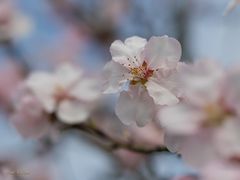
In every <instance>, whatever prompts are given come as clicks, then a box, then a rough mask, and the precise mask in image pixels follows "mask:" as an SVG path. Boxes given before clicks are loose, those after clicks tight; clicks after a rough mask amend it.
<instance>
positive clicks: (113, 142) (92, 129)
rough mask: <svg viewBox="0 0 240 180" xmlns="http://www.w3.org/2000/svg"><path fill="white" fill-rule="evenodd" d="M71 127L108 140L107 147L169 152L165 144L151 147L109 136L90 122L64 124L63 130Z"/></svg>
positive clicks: (136, 150) (144, 152) (145, 152)
mask: <svg viewBox="0 0 240 180" xmlns="http://www.w3.org/2000/svg"><path fill="white" fill-rule="evenodd" d="M70 129H75V130H79V131H82V132H85V133H87V134H90V135H92V136H95V137H98V138H99V139H102V140H105V141H107V142H108V143H109V144H110V145H109V146H108V147H107V148H109V149H110V150H117V149H127V150H130V151H133V152H137V153H141V154H150V153H154V152H168V149H167V148H166V147H163V146H157V147H154V148H151V149H150V148H146V147H144V146H140V145H137V144H134V143H132V142H123V141H119V140H117V139H114V138H113V137H111V136H109V135H108V134H107V133H105V132H104V131H102V130H101V129H99V128H98V127H96V126H93V125H89V124H77V125H64V126H63V128H62V130H70Z"/></svg>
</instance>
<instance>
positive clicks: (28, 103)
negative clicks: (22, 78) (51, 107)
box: [10, 87, 50, 138]
mask: <svg viewBox="0 0 240 180" xmlns="http://www.w3.org/2000/svg"><path fill="white" fill-rule="evenodd" d="M15 98H16V99H15V112H14V114H13V115H12V117H11V119H10V120H11V123H12V124H13V126H14V127H15V128H16V129H17V131H18V132H19V133H20V134H21V135H22V136H23V137H25V138H41V137H42V136H44V135H46V134H47V133H48V130H49V129H50V128H49V127H50V123H49V121H48V116H47V114H46V113H45V112H44V109H43V107H42V104H41V103H40V102H39V101H38V99H37V98H36V97H35V96H34V95H33V94H32V93H31V91H29V89H27V88H26V87H21V89H20V90H19V91H18V94H17V95H16V97H15Z"/></svg>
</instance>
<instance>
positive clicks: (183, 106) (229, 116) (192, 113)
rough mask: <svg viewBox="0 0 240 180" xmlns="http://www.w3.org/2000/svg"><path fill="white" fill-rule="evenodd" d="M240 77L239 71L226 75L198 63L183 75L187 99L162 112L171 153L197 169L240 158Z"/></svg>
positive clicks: (213, 66)
mask: <svg viewBox="0 0 240 180" xmlns="http://www.w3.org/2000/svg"><path fill="white" fill-rule="evenodd" d="M239 78H240V73H239V71H238V73H228V74H226V73H224V71H223V70H222V69H221V68H220V67H219V66H218V65H217V64H216V63H214V62H213V61H200V62H197V63H195V64H194V65H193V66H190V67H186V68H185V69H184V70H183V71H182V72H181V73H180V76H179V81H180V82H181V83H182V85H183V90H184V92H185V94H184V95H185V99H184V100H183V101H181V102H180V103H179V104H177V105H175V106H171V107H165V108H163V109H161V110H160V112H159V119H160V122H161V125H162V126H163V127H164V128H165V130H166V137H165V143H166V145H167V146H168V148H169V149H170V150H171V151H174V152H178V153H180V154H182V157H183V159H185V160H186V161H188V162H189V163H190V164H192V165H195V166H196V167H202V165H204V164H207V163H208V162H209V161H214V160H215V159H219V158H223V159H238V158H239V157H240V142H239V137H240V133H239V128H240V118H239V115H238V113H237V111H238V109H239V106H238V103H237V102H240V101H239V100H240V98H238V96H239V95H238V93H237V92H239V91H238V90H239V83H237V82H236V80H238V81H239ZM234 80H235V81H234ZM234 90H235V91H234ZM233 97H234V98H233ZM232 99H234V101H233V100H232Z"/></svg>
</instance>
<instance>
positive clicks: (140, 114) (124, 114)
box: [104, 36, 182, 126]
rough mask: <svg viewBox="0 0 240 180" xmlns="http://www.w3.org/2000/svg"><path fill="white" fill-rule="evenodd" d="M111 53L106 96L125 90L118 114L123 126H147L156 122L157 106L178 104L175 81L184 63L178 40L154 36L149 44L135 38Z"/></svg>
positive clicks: (116, 45) (114, 45)
mask: <svg viewBox="0 0 240 180" xmlns="http://www.w3.org/2000/svg"><path fill="white" fill-rule="evenodd" d="M110 52H111V55H112V61H110V62H109V63H107V64H106V66H105V68H104V77H105V80H106V81H105V84H104V93H117V92H119V91H122V92H121V94H120V97H119V99H118V102H117V106H116V114H117V116H118V117H119V119H120V120H121V121H122V122H123V123H124V124H126V125H130V124H137V125H138V126H144V125H146V123H147V122H149V121H150V120H152V119H154V117H155V109H156V106H158V105H173V104H176V103H178V101H179V100H178V97H179V96H180V94H181V93H180V91H178V86H179V83H178V82H177V81H176V80H175V79H176V74H177V72H178V70H179V69H180V67H181V66H182V63H180V62H179V60H180V57H181V45H180V43H179V42H178V41H177V40H176V39H174V38H170V37H168V36H162V37H152V38H150V40H149V41H148V42H147V40H146V39H143V38H141V37H137V36H134V37H130V38H128V39H126V40H125V41H124V42H122V41H120V40H117V41H114V42H113V43H112V45H111V47H110ZM123 89H125V91H123Z"/></svg>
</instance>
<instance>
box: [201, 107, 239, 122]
mask: <svg viewBox="0 0 240 180" xmlns="http://www.w3.org/2000/svg"><path fill="white" fill-rule="evenodd" d="M204 110H205V112H206V114H207V119H206V121H205V122H204V126H208V127H209V126H210V127H214V126H219V125H221V124H222V123H223V122H224V121H225V120H226V117H228V116H232V115H234V112H233V111H232V110H229V109H227V108H226V107H224V105H223V104H208V105H207V106H205V108H204Z"/></svg>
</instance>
